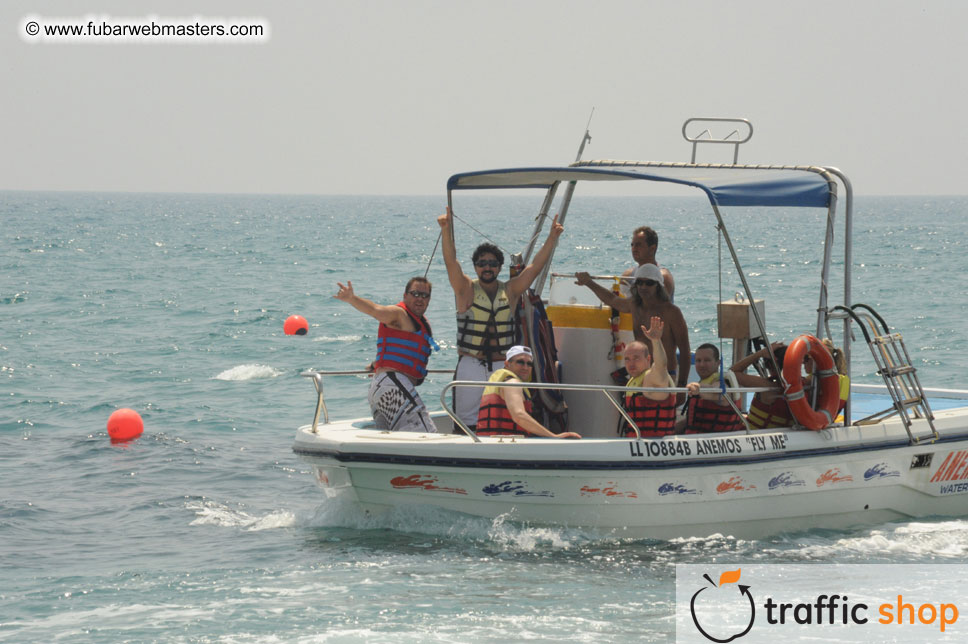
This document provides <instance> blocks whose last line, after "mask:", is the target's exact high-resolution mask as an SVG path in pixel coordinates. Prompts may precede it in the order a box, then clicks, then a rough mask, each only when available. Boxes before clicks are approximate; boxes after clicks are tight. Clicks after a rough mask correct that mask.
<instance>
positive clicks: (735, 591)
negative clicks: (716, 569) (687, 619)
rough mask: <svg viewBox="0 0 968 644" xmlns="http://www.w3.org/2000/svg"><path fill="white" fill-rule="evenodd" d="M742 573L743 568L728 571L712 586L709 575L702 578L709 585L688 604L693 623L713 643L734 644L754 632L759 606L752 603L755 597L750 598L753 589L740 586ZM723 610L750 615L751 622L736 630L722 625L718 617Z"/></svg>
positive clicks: (705, 585)
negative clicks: (733, 642) (735, 640)
mask: <svg viewBox="0 0 968 644" xmlns="http://www.w3.org/2000/svg"><path fill="white" fill-rule="evenodd" d="M741 571H742V569H741V568H738V569H736V570H727V571H726V572H724V573H722V574H721V575H719V583H718V584H716V583H715V582H713V580H712V579H711V578H710V577H709V575H706V574H704V575H703V578H704V579H705V580H706V581H707V582H708V583H707V584H704V585H703V586H702V587H701V588H700V589H699V590H697V591H696V592H695V594H694V595H693V596H692V600H691V601H690V602H689V612H690V614H691V615H692V623H693V624H695V626H696V629H698V630H699V632H700V633H702V635H703V637H705V638H706V639H707V640H709V641H710V642H720V643H724V642H732V641H733V640H734V639H736V638H737V637H742V636H743V635H746V634H747V633H749V632H750V629H751V628H753V621H754V620H755V619H756V603H755V602H754V601H753V595H752V594H750V587H749V586H744V585H742V584H740V583H739V579H740V574H741ZM724 609H725V611H727V612H728V613H729V614H731V615H736V616H741V615H745V614H746V613H748V614H749V619H748V620H745V619H743V620H741V622H742V623H744V624H745V627H743V626H740V627H739V630H737V627H735V626H729V625H727V624H725V623H723V621H722V620H721V619H719V618H718V616H720V615H722V614H723V611H724Z"/></svg>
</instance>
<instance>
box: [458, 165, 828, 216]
mask: <svg viewBox="0 0 968 644" xmlns="http://www.w3.org/2000/svg"><path fill="white" fill-rule="evenodd" d="M636 179H638V180H643V181H664V182H668V183H675V184H679V185H684V186H693V187H695V188H699V189H700V190H702V191H704V192H705V193H706V194H707V195H708V197H709V200H710V201H711V202H712V203H713V204H716V205H719V206H792V207H805V208H828V207H829V206H830V204H831V196H832V195H836V189H837V187H836V186H837V184H836V181H835V180H834V179H833V178H832V177H831V176H830V175H829V174H828V173H827V171H826V170H825V169H824V168H820V167H816V166H738V165H695V164H685V163H679V164H670V163H651V162H640V161H582V162H579V163H575V164H573V165H571V166H563V167H543V168H506V169H499V170H483V171H479V172H462V173H460V174H455V175H454V176H452V177H451V178H450V179H448V181H447V190H448V192H449V191H452V190H480V189H488V188H493V189H498V188H545V189H547V188H550V187H551V186H552V185H553V184H555V183H559V182H570V181H629V180H636Z"/></svg>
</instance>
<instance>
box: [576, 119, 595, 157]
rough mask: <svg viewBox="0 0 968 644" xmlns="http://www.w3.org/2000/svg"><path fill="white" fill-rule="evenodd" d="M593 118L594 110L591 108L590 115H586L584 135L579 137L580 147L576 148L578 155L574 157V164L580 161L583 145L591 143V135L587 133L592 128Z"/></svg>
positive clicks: (583, 149)
mask: <svg viewBox="0 0 968 644" xmlns="http://www.w3.org/2000/svg"><path fill="white" fill-rule="evenodd" d="M593 116H595V108H594V107H593V108H592V113H591V114H589V115H588V123H586V124H585V134H584V136H582V137H581V145H579V146H578V155H577V156H576V157H575V163H578V162H579V161H581V155H582V153H583V152H584V151H585V144H586V143H591V142H592V135H591V134H589V133H588V128H590V127H591V126H592V117H593Z"/></svg>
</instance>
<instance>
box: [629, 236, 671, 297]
mask: <svg viewBox="0 0 968 644" xmlns="http://www.w3.org/2000/svg"><path fill="white" fill-rule="evenodd" d="M658 248H659V234H658V233H656V232H655V231H654V230H652V229H651V228H649V227H648V226H639V227H638V228H636V229H635V230H634V231H632V259H633V260H635V263H636V264H638V265H639V266H642V265H643V264H653V265H655V266H659V262H657V261H656V259H655V251H656V250H658ZM659 270H661V271H662V284H663V285H664V286H665V290H666V293H668V294H669V301H670V302H674V301H675V295H676V281H675V280H674V279H672V273H670V272H669V270H668V269H667V268H665V267H662V266H659ZM633 275H635V269H634V268H630V269H628V270H627V271H625V272H624V273H622V277H632V276H633ZM629 293H630V291H624V290H623V292H622V295H625V296H626V297H628V295H629Z"/></svg>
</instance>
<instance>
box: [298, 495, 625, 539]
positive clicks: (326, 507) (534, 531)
mask: <svg viewBox="0 0 968 644" xmlns="http://www.w3.org/2000/svg"><path fill="white" fill-rule="evenodd" d="M309 526H310V527H315V528H350V529H355V530H393V531H396V532H405V533H420V534H427V535H432V536H437V537H446V538H451V539H457V540H461V541H465V540H470V541H479V542H486V543H488V544H490V545H491V546H497V548H498V549H499V550H502V551H517V552H530V551H533V550H537V549H540V548H546V547H548V546H551V547H553V548H554V549H567V548H573V547H578V546H584V545H587V544H589V543H596V542H601V541H602V540H603V537H602V536H601V535H598V534H593V533H590V532H587V531H582V530H578V529H573V528H566V527H560V526H532V525H528V524H522V523H517V522H515V520H514V517H513V516H512V515H511V514H503V515H501V516H498V517H496V518H494V519H490V518H486V517H475V516H470V515H467V514H463V513H460V512H454V511H452V510H446V509H444V508H439V507H435V506H431V505H408V506H400V507H396V508H392V509H390V510H387V511H386V512H384V513H381V514H370V513H368V512H367V511H366V510H364V509H362V508H361V507H360V506H359V505H357V504H356V503H354V502H353V501H351V500H348V499H345V498H343V497H336V498H331V499H327V500H326V502H325V503H323V504H322V505H321V506H319V507H318V508H317V509H316V513H315V515H314V516H313V518H312V519H311V520H310V521H309ZM609 540H611V539H609Z"/></svg>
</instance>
